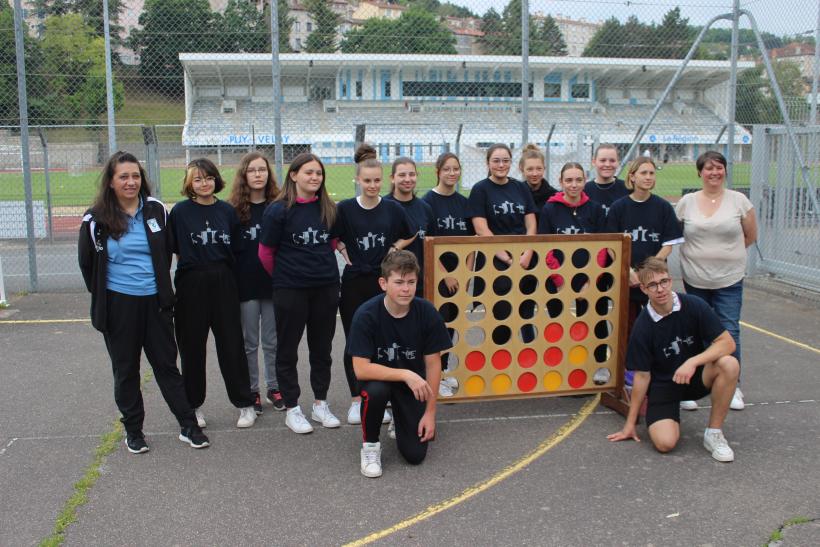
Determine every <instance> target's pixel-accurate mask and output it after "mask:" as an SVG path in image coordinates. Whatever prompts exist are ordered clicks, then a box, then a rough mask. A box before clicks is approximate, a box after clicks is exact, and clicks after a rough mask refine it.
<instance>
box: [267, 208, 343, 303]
mask: <svg viewBox="0 0 820 547" xmlns="http://www.w3.org/2000/svg"><path fill="white" fill-rule="evenodd" d="M332 238H333V236H332V235H331V230H330V229H329V228H328V227H327V225H326V224H325V223H324V222H322V208H321V204H320V203H319V201H318V200H314V201H310V202H307V203H299V202H297V203H294V204H293V205H292V206H291V207H288V206H287V204H286V203H285V202H282V201H276V202H273V203H271V204H270V205H269V206H268V208H267V209H265V214H264V215H263V217H262V240H261V241H262V244H264V245H267V246H268V247H276V257H275V260H274V266H273V280H272V283H273V288H274V289H280V288H282V289H286V288H287V289H300V288H309V287H324V286H327V285H332V284H334V283H338V282H339V267H338V265H337V263H336V255H335V252H334V251H333V248H332V247H331V245H330V241H331V239H332Z"/></svg>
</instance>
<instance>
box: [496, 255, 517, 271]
mask: <svg viewBox="0 0 820 547" xmlns="http://www.w3.org/2000/svg"><path fill="white" fill-rule="evenodd" d="M502 252H503V253H505V254H506V255H508V256H512V253H510V251H502ZM513 263H515V260H513ZM493 268H495V269H496V271H499V272H506V271H507V270H509V269H510V265H509V264H507V263H506V262H504V261H503V260H501V259H499V258H498V257H497V256H495V255H493Z"/></svg>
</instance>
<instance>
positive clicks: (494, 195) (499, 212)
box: [469, 178, 536, 235]
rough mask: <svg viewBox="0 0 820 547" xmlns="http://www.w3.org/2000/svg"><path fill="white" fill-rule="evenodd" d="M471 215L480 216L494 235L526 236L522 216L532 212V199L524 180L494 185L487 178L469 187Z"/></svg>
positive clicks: (509, 180) (525, 227) (533, 206)
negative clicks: (470, 188)
mask: <svg viewBox="0 0 820 547" xmlns="http://www.w3.org/2000/svg"><path fill="white" fill-rule="evenodd" d="M469 204H470V209H469V215H470V217H473V218H475V217H482V218H485V219H486V220H487V226H488V227H489V228H490V231H492V233H493V234H494V235H526V233H527V225H526V223H525V222H524V215H527V214H529V213H533V214H535V212H536V210H535V202H533V200H532V192H530V189H529V187H528V186H527V184H526V183H524V182H521V181H520V180H516V179H514V178H509V179H508V180H507V183H506V184H496V183H494V182H493V181H492V180H490V179H489V178H486V179H484V180H482V181H479V182H477V183H476V184H475V186H473V189H472V190H470V198H469Z"/></svg>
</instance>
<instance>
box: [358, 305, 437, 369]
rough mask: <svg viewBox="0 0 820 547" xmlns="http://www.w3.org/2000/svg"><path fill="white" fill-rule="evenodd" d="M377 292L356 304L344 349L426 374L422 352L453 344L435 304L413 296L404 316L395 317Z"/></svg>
mask: <svg viewBox="0 0 820 547" xmlns="http://www.w3.org/2000/svg"><path fill="white" fill-rule="evenodd" d="M385 298H386V297H385V295H384V294H379V295H376V296H374V297H373V298H371V299H370V300H368V301H367V302H365V303H364V304H362V305H361V306H359V309H357V310H356V313H355V315H354V316H353V324H352V326H351V327H350V336H348V338H347V349H346V351H347V353H348V354H350V355H352V356H353V357H363V358H365V359H370V362H372V363H378V364H380V365H384V366H386V367H391V368H404V369H409V370H412V371H413V372H415V373H416V374H418V375H419V376H421V377H422V378H425V377H426V376H427V367H426V365H425V364H424V356H425V355H432V354H434V353H440V352H442V351H445V350H448V349H450V348H451V347H452V346H453V343H452V341H451V340H450V336H449V335H448V334H447V328H446V327H445V326H444V321H443V320H442V319H441V316H440V315H439V313H438V312H437V311H436V308H435V307H433V305H432V304H431V303H430V302H428V301H427V300H424V299H423V298H419V297H416V298H414V299H413V301H412V302H411V304H410V309H409V310H408V312H407V315H405V316H404V317H400V318H396V317H393V316H392V315H390V313H388V311H387V308H385V305H384V299H385Z"/></svg>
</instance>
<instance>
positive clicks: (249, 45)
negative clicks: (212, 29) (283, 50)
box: [214, 0, 270, 53]
mask: <svg viewBox="0 0 820 547" xmlns="http://www.w3.org/2000/svg"><path fill="white" fill-rule="evenodd" d="M268 13H270V12H268ZM214 17H215V18H217V20H218V25H217V28H219V29H220V32H219V38H220V42H221V43H220V49H221V51H225V52H229V53H230V52H243V53H248V52H253V53H264V52H266V51H270V34H269V29H270V23H266V22H265V13H263V12H260V11H259V10H258V9H256V6H255V5H254V4H253V3H251V2H248V1H247V0H228V5H227V6H226V7H225V12H224V13H223V14H222V15H221V16H217V15H215V16H214ZM268 17H270V16H268Z"/></svg>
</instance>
